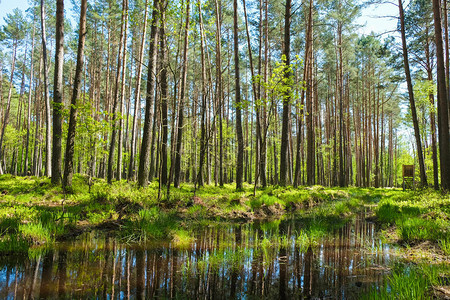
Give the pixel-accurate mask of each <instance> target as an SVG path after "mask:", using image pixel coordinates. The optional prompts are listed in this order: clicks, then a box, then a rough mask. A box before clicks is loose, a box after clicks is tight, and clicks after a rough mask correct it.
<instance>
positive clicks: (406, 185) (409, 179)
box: [402, 165, 415, 190]
mask: <svg viewBox="0 0 450 300" xmlns="http://www.w3.org/2000/svg"><path fill="white" fill-rule="evenodd" d="M414 186H415V182H414V165H403V184H402V187H403V190H406V189H411V190H412V189H414Z"/></svg>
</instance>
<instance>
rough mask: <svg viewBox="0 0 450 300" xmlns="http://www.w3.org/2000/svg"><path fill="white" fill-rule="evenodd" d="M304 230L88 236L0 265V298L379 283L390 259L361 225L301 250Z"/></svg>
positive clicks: (347, 291)
mask: <svg viewBox="0 0 450 300" xmlns="http://www.w3.org/2000/svg"><path fill="white" fill-rule="evenodd" d="M303 226H304V223H302V222H301V221H296V220H284V221H281V222H275V223H272V224H219V225H211V226H210V227H207V228H200V229H197V230H195V232H197V233H196V239H195V242H194V243H193V244H192V245H191V246H190V247H187V248H186V247H185V248H176V247H174V246H173V245H172V244H171V243H168V242H167V243H165V242H159V243H154V244H149V245H145V246H142V245H139V246H137V245H136V246H132V245H131V246H130V245H123V244H120V243H118V242H117V241H116V240H115V239H113V238H110V237H101V236H100V235H96V234H94V233H91V234H89V235H85V236H83V237H82V238H80V239H78V240H77V241H73V242H68V243H62V244H58V245H57V247H56V248H54V249H53V250H51V251H43V253H42V254H40V255H35V257H34V258H26V259H18V258H11V257H10V258H1V259H0V266H1V270H0V298H7V297H11V298H35V299H38V298H113V299H117V298H137V299H148V298H155V297H161V298H188V299H198V298H204V299H230V298H249V299H260V298H262V299H264V298H266V299H267V298H269V299H270V298H274V299H278V298H311V297H321V298H331V299H344V298H345V299H352V298H357V297H358V295H360V294H361V293H363V292H364V291H367V289H368V288H370V287H371V286H373V285H379V284H381V283H382V281H383V276H384V272H383V269H382V268H375V267H373V266H379V265H382V266H383V265H386V264H387V263H389V261H390V260H391V259H392V253H393V252H392V249H390V247H389V245H383V244H381V242H380V241H379V239H377V238H376V236H375V235H374V233H375V228H374V225H373V224H371V223H368V222H366V221H364V218H363V217H359V218H357V219H356V220H354V221H353V222H349V223H348V224H347V225H345V226H343V227H342V228H340V229H338V230H337V231H336V232H334V234H333V235H331V236H330V237H327V238H322V239H320V240H319V242H318V243H317V244H314V243H313V245H312V247H311V246H307V247H300V246H299V245H298V243H297V242H296V235H297V234H298V233H299V232H300V231H301V230H302V227H303Z"/></svg>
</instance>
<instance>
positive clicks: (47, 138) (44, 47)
mask: <svg viewBox="0 0 450 300" xmlns="http://www.w3.org/2000/svg"><path fill="white" fill-rule="evenodd" d="M41 31H42V32H41V33H42V55H43V60H44V96H45V176H47V177H51V176H52V170H51V128H50V122H51V116H50V96H49V92H48V65H47V38H46V33H45V6H44V0H41Z"/></svg>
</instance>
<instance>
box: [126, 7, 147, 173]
mask: <svg viewBox="0 0 450 300" xmlns="http://www.w3.org/2000/svg"><path fill="white" fill-rule="evenodd" d="M147 16H148V0H145V12H144V26H143V28H142V39H141V45H140V48H139V61H138V62H137V64H138V69H137V77H136V90H135V94H134V114H133V129H132V132H131V149H130V166H129V168H128V180H131V179H132V178H133V177H134V174H135V171H134V169H135V163H136V162H135V155H136V135H137V117H138V114H139V110H138V108H139V106H140V105H139V103H140V101H141V99H140V98H141V81H142V62H143V60H144V47H145V37H146V35H147V18H148V17H147ZM150 106H151V103H150Z"/></svg>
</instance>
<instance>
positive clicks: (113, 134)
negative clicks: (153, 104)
mask: <svg viewBox="0 0 450 300" xmlns="http://www.w3.org/2000/svg"><path fill="white" fill-rule="evenodd" d="M127 11H128V1H127V0H123V1H122V21H121V24H122V27H121V29H120V41H119V54H118V56H117V73H116V83H115V86H114V102H113V110H112V120H111V123H112V132H111V141H110V144H109V155H108V178H107V179H108V183H109V184H111V183H112V179H113V177H114V170H113V168H114V166H113V165H114V150H115V148H116V136H117V128H116V127H117V105H118V103H117V102H119V84H120V77H121V70H122V62H123V57H122V56H123V53H124V52H125V47H124V35H125V30H126V29H125V26H126V25H125V23H126V20H127V19H128V14H127ZM119 172H120V170H119Z"/></svg>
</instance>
